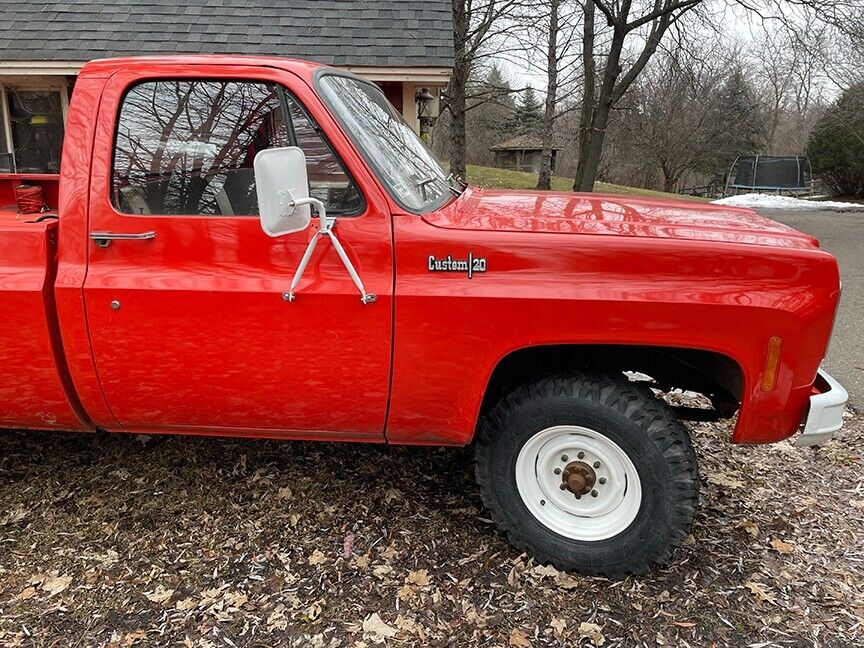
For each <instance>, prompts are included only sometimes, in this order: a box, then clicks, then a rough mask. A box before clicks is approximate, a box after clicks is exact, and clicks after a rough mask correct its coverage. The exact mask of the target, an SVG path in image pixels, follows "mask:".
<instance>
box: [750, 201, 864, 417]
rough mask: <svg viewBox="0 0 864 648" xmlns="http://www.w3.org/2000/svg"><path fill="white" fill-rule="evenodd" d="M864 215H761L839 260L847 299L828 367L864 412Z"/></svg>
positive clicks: (842, 303) (781, 212)
mask: <svg viewBox="0 0 864 648" xmlns="http://www.w3.org/2000/svg"><path fill="white" fill-rule="evenodd" d="M861 207H862V211H860V212H836V211H804V212H802V211H786V210H782V209H764V210H761V212H760V213H761V214H762V215H763V216H765V217H767V218H770V219H772V220H776V221H779V222H781V223H785V224H786V225H789V226H791V227H794V228H795V229H797V230H801V231H802V232H806V233H808V234H810V235H812V236H815V237H816V238H818V239H819V241H820V243H821V244H822V247H823V248H824V249H826V250H828V251H829V252H830V253H831V254H833V255H834V256H836V257H837V261H838V262H839V263H840V275H841V278H842V280H843V297H842V298H841V300H840V310H839V312H838V316H837V323H836V324H835V326H834V335H833V338H832V340H831V346H830V348H829V349H828V357H827V358H826V359H825V363H824V365H823V366H824V367H825V368H826V369H827V370H828V372H829V373H831V375H833V376H834V377H835V378H837V380H839V381H840V382H841V383H842V384H843V386H844V387H846V389H847V391H848V392H849V402H850V404H851V405H852V407H854V408H856V409H857V410H858V411H864V205H862V206H861Z"/></svg>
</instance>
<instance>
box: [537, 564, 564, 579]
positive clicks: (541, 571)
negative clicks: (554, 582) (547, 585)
mask: <svg viewBox="0 0 864 648" xmlns="http://www.w3.org/2000/svg"><path fill="white" fill-rule="evenodd" d="M531 574H532V575H534V576H536V577H537V578H547V577H549V578H555V577H556V576H558V570H557V569H555V568H554V567H553V566H552V565H537V566H536V567H535V568H534V569H532V570H531Z"/></svg>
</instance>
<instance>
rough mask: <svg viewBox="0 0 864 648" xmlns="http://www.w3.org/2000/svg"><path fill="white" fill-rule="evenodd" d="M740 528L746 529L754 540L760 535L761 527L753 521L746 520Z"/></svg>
mask: <svg viewBox="0 0 864 648" xmlns="http://www.w3.org/2000/svg"><path fill="white" fill-rule="evenodd" d="M738 527H739V528H741V529H744V530H745V531H746V532H747V533H749V534H750V535H751V536H752V537H754V538H755V537H756V536H758V535H759V525H758V524H756V523H755V522H753V521H752V520H745V521H744V522H742V523H741V524H739V525H738Z"/></svg>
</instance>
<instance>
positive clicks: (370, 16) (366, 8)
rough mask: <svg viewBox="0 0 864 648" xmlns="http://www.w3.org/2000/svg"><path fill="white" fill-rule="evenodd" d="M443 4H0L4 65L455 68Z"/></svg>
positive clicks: (263, 0) (141, 0) (395, 0)
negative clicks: (169, 60) (242, 63)
mask: <svg viewBox="0 0 864 648" xmlns="http://www.w3.org/2000/svg"><path fill="white" fill-rule="evenodd" d="M452 38H453V36H452V8H451V3H450V2H447V1H446V0H425V1H424V2H417V0H384V1H382V0H111V1H106V0H101V1H96V0H67V1H66V2H57V1H53V2H50V1H49V2H21V0H0V61H76V62H77V61H86V60H89V59H93V58H106V57H112V56H127V55H135V54H145V55H146V54H259V55H265V54H266V55H277V56H289V57H296V58H304V59H310V60H313V61H318V62H320V63H325V64H328V65H357V66H376V67H451V66H452V64H453V40H452Z"/></svg>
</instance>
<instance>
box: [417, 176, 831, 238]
mask: <svg viewBox="0 0 864 648" xmlns="http://www.w3.org/2000/svg"><path fill="white" fill-rule="evenodd" d="M423 219H424V220H425V221H426V222H428V223H429V224H431V225H435V226H436V227H443V228H447V229H464V230H482V231H502V232H539V233H574V234H596V235H618V236H644V237H650V238H672V239H685V240H697V241H725V242H729V243H745V244H751V245H769V246H774V247H791V248H814V247H819V242H818V241H817V240H816V239H815V238H813V237H812V236H809V235H807V234H803V233H801V232H799V231H797V230H795V229H792V228H791V227H787V226H786V225H782V224H780V223H775V222H774V221H772V220H769V219H767V218H763V217H762V216H760V215H759V214H757V213H756V212H754V211H753V210H751V209H742V208H738V207H727V206H724V205H714V204H711V203H703V202H695V201H684V200H658V199H653V198H641V197H636V196H616V195H603V194H593V193H590V194H584V193H583V194H579V193H563V192H546V191H544V192H540V191H507V190H499V189H483V188H479V187H468V188H467V189H466V190H465V191H464V192H463V193H462V195H461V196H459V197H458V198H457V199H455V200H453V201H451V202H450V203H449V204H448V205H446V206H445V207H443V208H441V209H439V210H437V211H434V212H431V213H428V214H424V215H423Z"/></svg>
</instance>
